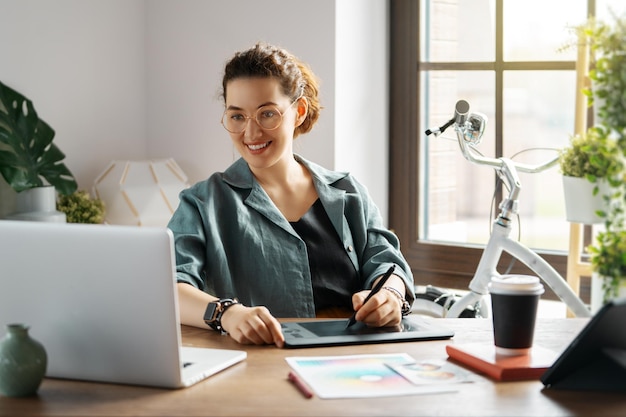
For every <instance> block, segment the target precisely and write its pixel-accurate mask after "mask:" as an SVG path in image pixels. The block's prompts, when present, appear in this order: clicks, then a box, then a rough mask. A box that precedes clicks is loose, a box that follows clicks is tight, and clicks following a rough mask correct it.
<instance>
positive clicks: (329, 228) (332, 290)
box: [290, 199, 359, 311]
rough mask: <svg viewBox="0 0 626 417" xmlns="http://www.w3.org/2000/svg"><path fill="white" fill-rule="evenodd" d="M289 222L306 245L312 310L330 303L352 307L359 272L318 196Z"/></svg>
mask: <svg viewBox="0 0 626 417" xmlns="http://www.w3.org/2000/svg"><path fill="white" fill-rule="evenodd" d="M290 223H291V226H292V227H293V228H294V230H295V231H296V232H297V233H298V235H299V236H300V237H301V238H302V240H304V243H305V244H306V247H307V252H308V255H309V269H310V270H311V280H312V283H313V299H314V302H315V311H320V310H323V309H325V308H329V307H343V308H349V309H352V294H353V293H355V292H356V291H358V290H359V275H358V273H357V271H356V269H355V268H354V265H353V264H352V262H351V261H350V258H349V257H348V254H347V253H346V250H345V248H344V247H343V243H342V242H341V240H340V239H339V235H337V232H336V231H335V228H334V227H333V225H332V223H331V222H330V218H329V217H328V215H327V214H326V210H324V206H323V205H322V202H321V200H319V199H318V200H317V201H316V202H315V204H313V205H312V206H311V208H310V209H309V211H307V212H306V213H305V214H304V216H302V218H301V219H300V220H298V221H297V222H290Z"/></svg>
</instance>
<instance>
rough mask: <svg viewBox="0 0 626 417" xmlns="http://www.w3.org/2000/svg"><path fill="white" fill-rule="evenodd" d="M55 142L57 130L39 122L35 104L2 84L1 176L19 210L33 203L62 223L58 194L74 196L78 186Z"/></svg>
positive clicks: (0, 107) (0, 109) (0, 85)
mask: <svg viewBox="0 0 626 417" xmlns="http://www.w3.org/2000/svg"><path fill="white" fill-rule="evenodd" d="M53 139H54V130H53V129H52V128H51V127H50V126H49V125H48V124H47V123H46V122H45V121H43V120H42V119H40V118H39V116H38V115H37V112H36V111H35V107H34V106H33V103H32V102H31V101H30V100H29V99H27V98H26V97H24V96H23V95H22V94H20V93H18V92H17V91H15V90H13V89H12V88H10V87H8V86H6V85H4V84H2V83H0V174H1V175H2V177H3V178H4V180H5V181H6V183H7V184H8V185H9V187H10V188H11V189H12V190H13V191H15V192H16V193H17V195H16V196H15V200H16V204H15V205H16V208H17V209H18V210H20V211H27V210H29V208H28V207H26V206H27V205H28V204H29V203H35V204H39V205H41V209H42V210H52V211H51V212H50V213H49V214H50V216H49V217H51V218H52V219H53V221H58V220H55V219H57V218H58V217H59V216H58V215H57V214H58V212H56V213H55V211H56V210H55V206H56V201H55V199H56V194H55V190H56V192H58V193H59V194H61V195H65V194H71V193H73V192H74V191H76V188H77V184H76V181H75V179H74V177H73V175H72V173H71V172H70V170H69V169H68V168H67V167H66V166H65V165H64V164H63V163H62V162H61V161H62V160H63V159H64V158H65V155H64V154H63V152H61V151H60V150H59V148H58V147H57V146H56V145H55V144H54V143H52V140H53ZM41 196H43V199H40V197H41ZM50 199H53V200H54V201H50ZM35 210H36V209H35ZM42 213H45V212H44V211H42ZM0 214H2V213H0ZM4 214H7V213H4ZM44 217H45V216H44ZM63 217H64V216H63ZM18 218H19V216H18ZM35 219H37V218H33V220H35Z"/></svg>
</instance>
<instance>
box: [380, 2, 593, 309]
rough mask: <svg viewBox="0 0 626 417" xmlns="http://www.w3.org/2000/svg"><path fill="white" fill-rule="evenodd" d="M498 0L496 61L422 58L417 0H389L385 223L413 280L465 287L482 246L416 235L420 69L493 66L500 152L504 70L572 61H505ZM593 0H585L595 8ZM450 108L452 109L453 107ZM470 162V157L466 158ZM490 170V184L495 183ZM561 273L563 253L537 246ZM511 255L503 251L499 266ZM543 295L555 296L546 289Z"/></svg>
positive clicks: (561, 66) (564, 65) (565, 65)
mask: <svg viewBox="0 0 626 417" xmlns="http://www.w3.org/2000/svg"><path fill="white" fill-rule="evenodd" d="M502 1H503V0H497V5H496V57H495V62H493V63H485V62H472V63H470V62H468V63H454V62H451V63H421V62H420V55H419V45H420V30H419V21H420V20H419V18H420V15H419V13H420V2H419V1H415V0H390V12H389V16H390V25H389V26H390V33H389V36H390V69H389V74H390V83H389V85H390V101H389V102H390V113H389V114H390V116H389V137H390V141H389V142H390V144H389V145H390V149H389V157H390V172H389V226H390V228H391V229H392V230H393V231H394V232H395V233H396V235H397V236H398V238H399V239H400V244H401V249H402V252H403V254H404V256H405V257H406V259H407V261H408V263H409V265H410V266H411V269H412V271H413V273H414V275H415V283H416V285H434V286H437V287H444V288H455V289H467V288H468V285H469V282H470V281H471V279H472V277H473V274H474V271H475V269H476V267H477V265H478V262H479V260H480V256H481V254H482V252H483V247H484V246H483V245H481V246H479V247H476V245H473V246H472V245H467V246H463V245H457V244H453V243H451V244H442V243H440V242H429V241H422V240H420V238H419V236H420V230H419V227H420V225H419V221H418V213H419V208H420V195H419V187H418V184H420V178H419V172H420V144H419V141H420V140H421V138H423V137H424V135H423V134H421V133H420V132H423V131H424V130H426V127H425V126H420V125H419V114H420V100H419V97H420V93H421V92H420V89H419V86H420V71H421V70H450V69H454V70H476V69H480V70H493V71H495V78H496V86H495V90H496V97H495V101H496V117H495V130H496V144H497V145H496V153H497V154H498V155H501V154H502V145H501V144H502V130H503V128H502V118H501V117H499V116H500V115H501V114H502V101H503V98H502V91H503V89H502V82H503V73H504V71H512V70H575V62H573V61H548V62H546V61H542V62H504V61H503V57H502V22H503V15H502V13H503V12H502ZM593 3H594V1H593V0H590V1H589V2H588V5H589V10H594V9H595V7H594V6H595V5H594V4H593ZM452 110H453V109H451V111H452ZM468 163H469V162H468ZM495 181H496V179H495V175H494V185H495ZM537 252H538V253H539V254H540V255H541V256H542V257H543V258H544V259H545V260H546V261H547V262H548V263H550V265H552V266H553V267H554V268H555V269H556V270H557V271H558V272H559V273H560V274H561V275H562V276H563V277H565V276H566V270H567V253H560V252H554V251H550V252H548V251H537ZM510 261H511V257H510V255H508V254H507V253H503V255H502V257H501V259H500V263H499V268H498V270H500V271H502V270H504V268H506V267H507V266H508V265H509V263H510ZM530 272H531V271H530V270H529V269H528V268H527V267H526V266H525V265H523V264H522V263H521V262H519V261H518V262H515V263H514V265H513V268H512V270H511V273H520V274H524V273H530ZM588 291H589V289H588V283H587V282H586V281H583V282H581V295H582V296H583V297H585V294H588ZM545 297H546V298H551V299H557V297H556V295H555V294H554V293H553V292H552V291H551V290H549V289H548V291H546V295H545Z"/></svg>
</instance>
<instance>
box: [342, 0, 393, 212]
mask: <svg viewBox="0 0 626 417" xmlns="http://www.w3.org/2000/svg"><path fill="white" fill-rule="evenodd" d="M387 16H388V5H387V2H386V1H380V0H340V1H337V35H336V39H335V41H336V47H337V57H336V60H337V62H336V66H335V77H336V85H337V89H336V92H335V108H336V110H337V111H336V116H335V168H336V169H337V170H344V171H350V172H352V174H354V175H355V176H356V177H357V178H358V179H359V180H360V181H361V182H363V183H364V184H365V185H366V186H367V187H368V189H369V192H370V194H371V195H372V198H373V199H374V201H376V203H377V205H378V208H379V209H380V211H381V213H382V215H383V218H384V219H387V215H388V203H387V202H388V198H389V197H388V195H389V192H388V191H389V187H388V181H389V175H388V173H389V163H388V162H389V161H388V160H389V158H388V156H389V149H388V148H389V146H388V143H389V140H388V137H389V123H388V119H389V117H388V113H389V84H388V79H389V76H388V73H389V54H388V50H389V48H388V42H389V41H388V40H389V35H388V26H387V25H388V23H387V22H388V20H389V19H388V18H387Z"/></svg>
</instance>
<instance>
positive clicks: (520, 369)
mask: <svg viewBox="0 0 626 417" xmlns="http://www.w3.org/2000/svg"><path fill="white" fill-rule="evenodd" d="M446 353H447V354H448V356H449V357H450V358H451V359H452V360H453V361H455V362H457V363H459V364H461V365H465V366H466V367H468V368H470V369H471V370H474V371H477V372H478V373H482V374H485V375H487V376H489V377H491V378H493V379H495V380H496V381H522V380H532V379H536V380H539V378H540V377H541V375H543V373H544V372H545V371H546V370H547V369H548V368H550V366H552V364H553V363H554V361H555V360H556V358H557V356H558V355H557V353H556V352H554V351H552V350H549V349H545V348H542V347H540V346H533V348H532V349H531V352H530V353H529V354H528V355H520V356H502V355H496V352H495V346H493V344H484V343H472V344H459V345H455V344H451V345H447V346H446Z"/></svg>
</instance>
